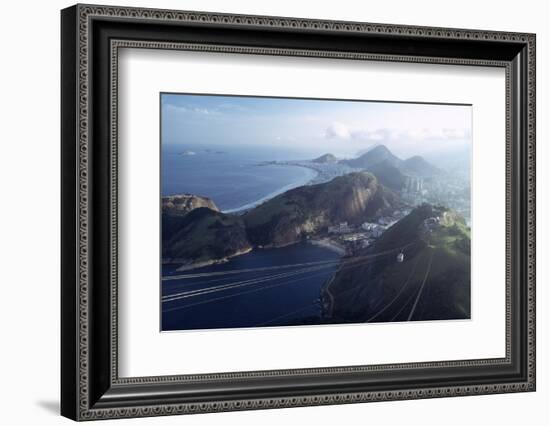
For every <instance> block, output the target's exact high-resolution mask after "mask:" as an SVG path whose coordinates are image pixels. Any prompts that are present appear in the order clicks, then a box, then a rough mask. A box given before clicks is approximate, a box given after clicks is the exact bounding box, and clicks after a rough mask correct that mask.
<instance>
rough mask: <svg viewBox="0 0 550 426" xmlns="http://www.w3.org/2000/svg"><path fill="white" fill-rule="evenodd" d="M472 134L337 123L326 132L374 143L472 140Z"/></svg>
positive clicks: (326, 136)
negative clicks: (352, 125)
mask: <svg viewBox="0 0 550 426" xmlns="http://www.w3.org/2000/svg"><path fill="white" fill-rule="evenodd" d="M470 136H471V133H470V131H469V130H467V129H452V128H425V127H424V128H411V129H397V128H379V129H363V128H353V127H351V126H348V125H346V124H343V123H340V122H335V123H332V124H331V125H330V126H328V127H327V129H326V130H325V138H327V139H342V140H357V141H372V142H390V141H407V140H413V141H438V140H439V141H453V140H464V139H468V138H470Z"/></svg>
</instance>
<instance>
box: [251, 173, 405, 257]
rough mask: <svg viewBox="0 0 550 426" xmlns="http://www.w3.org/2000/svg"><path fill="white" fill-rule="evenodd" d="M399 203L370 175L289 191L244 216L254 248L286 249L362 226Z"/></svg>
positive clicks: (344, 178) (354, 175)
mask: <svg viewBox="0 0 550 426" xmlns="http://www.w3.org/2000/svg"><path fill="white" fill-rule="evenodd" d="M398 205H399V199H398V197H397V195H395V194H394V193H393V192H392V191H390V190H388V189H387V188H385V187H384V186H382V185H380V184H379V183H378V180H377V179H376V177H374V176H373V175H372V174H370V173H366V172H358V173H351V174H348V175H345V176H340V177H337V178H334V179H333V180H331V181H330V182H326V183H322V184H319V185H309V186H302V187H299V188H295V189H293V190H290V191H287V192H285V193H284V194H281V195H279V196H277V197H275V198H272V199H271V200H269V201H267V202H265V203H264V204H262V205H260V206H258V207H256V208H255V209H253V210H251V211H250V212H249V213H247V214H246V215H245V216H244V221H245V224H246V229H247V233H248V237H249V239H250V241H251V242H252V243H253V244H254V245H261V246H275V247H277V246H284V245H287V244H292V243H295V242H297V241H299V240H301V239H302V238H304V237H305V236H308V235H314V234H316V233H317V232H319V231H321V230H325V229H326V228H327V227H328V226H329V225H334V224H337V223H340V222H349V223H361V222H364V221H366V220H369V219H371V218H374V217H376V216H378V215H380V214H383V213H384V212H390V211H393V210H394V209H395V208H396V207H397V206H398Z"/></svg>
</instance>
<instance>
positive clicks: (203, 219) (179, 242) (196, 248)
mask: <svg viewBox="0 0 550 426" xmlns="http://www.w3.org/2000/svg"><path fill="white" fill-rule="evenodd" d="M251 249H252V246H251V245H250V243H249V241H248V239H247V235H246V230H245V227H244V222H243V221H242V219H241V217H239V216H235V215H227V214H223V213H221V212H218V211H215V210H212V209H210V208H207V207H199V208H196V209H194V210H192V211H191V212H189V213H188V214H186V215H184V216H169V215H164V214H163V229H162V259H163V262H165V263H181V264H182V265H183V266H186V265H188V266H191V265H193V266H198V265H207V264H211V263H216V262H220V261H224V260H226V259H228V258H230V257H233V256H237V255H239V254H242V253H245V252H247V251H250V250H251Z"/></svg>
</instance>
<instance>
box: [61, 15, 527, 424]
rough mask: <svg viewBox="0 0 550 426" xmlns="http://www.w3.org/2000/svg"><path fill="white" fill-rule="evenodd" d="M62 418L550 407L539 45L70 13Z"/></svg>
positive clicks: (465, 33)
mask: <svg viewBox="0 0 550 426" xmlns="http://www.w3.org/2000/svg"><path fill="white" fill-rule="evenodd" d="M61 36H62V37H61V38H62V39H61V49H62V76H61V79H62V93H61V98H62V123H61V126H62V141H61V142H62V185H61V186H62V283H61V286H62V289H61V307H62V312H61V315H62V330H61V332H62V359H61V365H62V377H61V384H62V389H61V411H62V414H63V415H64V416H66V417H69V418H71V419H74V420H93V419H105V418H121V417H141V416H158V415H170V414H187V413H204V412H214V411H229V410H243V409H264V408H277V407H292V406H307V405H321V404H343V403H353V402H367V401H382V400H400V399H417V398H436V397H445V396H465V395H477V394H490V393H504V392H521V391H534V390H535V190H534V188H535V35H534V34H523V33H521V34H520V33H508V32H507V33H504V32H494V31H479V30H463V29H449V28H426V27H412V26H402V25H387V24H369V23H360V22H335V21H320V20H307V19H297V18H296V19H295V18H281V17H268V16H243V15H227V14H216V13H203V12H187V11H170V10H155V9H137V8H128V7H104V6H90V5H76V6H73V7H70V8H67V9H64V10H63V11H62V12H61Z"/></svg>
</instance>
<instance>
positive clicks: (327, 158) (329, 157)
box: [311, 153, 338, 163]
mask: <svg viewBox="0 0 550 426" xmlns="http://www.w3.org/2000/svg"><path fill="white" fill-rule="evenodd" d="M311 161H312V162H313V163H336V162H337V161H338V159H337V158H336V157H335V156H334V155H333V154H330V153H328V154H324V155H321V156H320V157H317V158H316V159H314V160H311Z"/></svg>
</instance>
